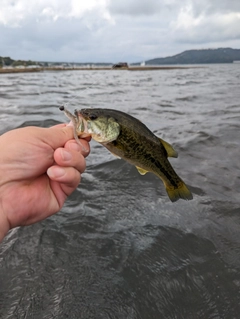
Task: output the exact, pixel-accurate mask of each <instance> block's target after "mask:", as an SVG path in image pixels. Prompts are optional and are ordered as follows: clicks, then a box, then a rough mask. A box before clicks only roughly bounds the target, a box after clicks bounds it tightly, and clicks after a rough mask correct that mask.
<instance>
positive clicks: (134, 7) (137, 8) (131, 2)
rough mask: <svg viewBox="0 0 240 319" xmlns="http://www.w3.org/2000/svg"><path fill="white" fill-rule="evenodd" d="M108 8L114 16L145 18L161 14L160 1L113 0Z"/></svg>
mask: <svg viewBox="0 0 240 319" xmlns="http://www.w3.org/2000/svg"><path fill="white" fill-rule="evenodd" d="M108 8H109V11H110V13H111V14H114V15H115V14H117V15H118V14H119V15H130V16H144V15H154V14H155V13H156V12H159V11H160V10H161V4H160V1H159V0H111V1H110V3H109V6H108Z"/></svg>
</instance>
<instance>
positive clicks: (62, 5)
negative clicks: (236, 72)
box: [0, 0, 240, 62]
mask: <svg viewBox="0 0 240 319" xmlns="http://www.w3.org/2000/svg"><path fill="white" fill-rule="evenodd" d="M1 1H3V2H4V3H3V6H2V8H1V12H0V34H1V36H0V55H3V56H6V55H8V56H11V57H12V58H15V59H18V58H21V59H33V60H49V61H76V62H85V61H93V62H97V61H102V62H117V61H121V60H127V61H129V62H134V61H141V60H145V59H149V58H154V57H163V56H167V55H173V54H176V53H179V52H181V51H183V50H186V49H191V48H202V47H205V48H206V47H218V46H221V47H224V46H234V47H237V48H240V28H239V25H240V1H234V0H230V1H229V0H228V1H225V0H224V1H223V0H222V1H221V0H220V1H217V0H211V1H209V0H201V1H200V0H198V1H193V0H183V1H181V2H180V1H177V0H163V1H161V2H160V1H159V0H142V1H139V0H128V1H127V0H109V1H107V0H101V1H96V0H89V1H88V2H84V3H83V2H79V1H76V0H59V1H58V2H56V1H52V0H41V1H39V0H35V2H34V4H33V3H32V2H29V1H28V0H16V1H15V5H14V6H10V5H9V3H10V2H9V1H8V0H1Z"/></svg>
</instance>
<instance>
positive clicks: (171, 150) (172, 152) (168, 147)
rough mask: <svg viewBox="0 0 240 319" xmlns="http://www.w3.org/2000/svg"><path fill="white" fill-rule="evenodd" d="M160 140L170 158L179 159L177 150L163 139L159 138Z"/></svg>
mask: <svg viewBox="0 0 240 319" xmlns="http://www.w3.org/2000/svg"><path fill="white" fill-rule="evenodd" d="M159 140H160V141H161V143H162V145H163V146H164V148H165V150H166V152H167V156H168V157H176V158H177V157H178V153H177V152H176V151H175V149H174V148H173V147H172V145H170V144H169V143H168V142H166V141H164V140H162V139H161V138H159Z"/></svg>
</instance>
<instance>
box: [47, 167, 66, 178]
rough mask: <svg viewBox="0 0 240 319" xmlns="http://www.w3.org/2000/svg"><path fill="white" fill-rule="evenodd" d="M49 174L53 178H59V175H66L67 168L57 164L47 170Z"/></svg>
mask: <svg viewBox="0 0 240 319" xmlns="http://www.w3.org/2000/svg"><path fill="white" fill-rule="evenodd" d="M47 174H48V176H49V177H51V178H58V177H62V176H63V175H65V169H64V168H62V167H59V166H55V167H50V168H49V169H48V170H47Z"/></svg>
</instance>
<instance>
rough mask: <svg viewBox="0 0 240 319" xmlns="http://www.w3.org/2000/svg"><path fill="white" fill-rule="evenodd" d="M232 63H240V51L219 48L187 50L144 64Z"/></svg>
mask: <svg viewBox="0 0 240 319" xmlns="http://www.w3.org/2000/svg"><path fill="white" fill-rule="evenodd" d="M233 61H240V49H231V48H219V49H205V50H188V51H184V52H182V53H180V54H177V55H174V56H170V57H166V58H156V59H152V60H148V61H145V64H146V65H157V64H205V63H233Z"/></svg>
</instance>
